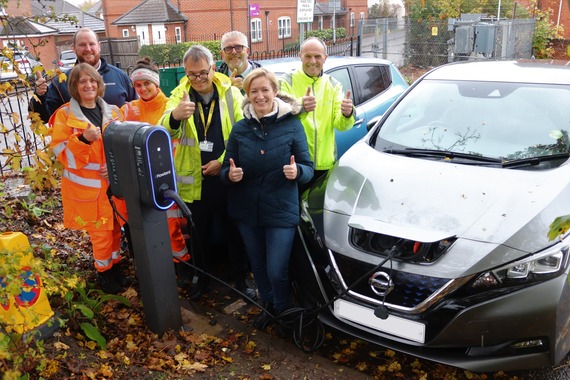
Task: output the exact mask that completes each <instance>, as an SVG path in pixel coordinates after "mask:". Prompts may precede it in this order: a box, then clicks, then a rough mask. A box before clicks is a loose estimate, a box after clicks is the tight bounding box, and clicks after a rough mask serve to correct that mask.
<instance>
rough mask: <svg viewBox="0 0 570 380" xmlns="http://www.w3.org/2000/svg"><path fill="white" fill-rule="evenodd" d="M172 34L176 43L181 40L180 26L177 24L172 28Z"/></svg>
mask: <svg viewBox="0 0 570 380" xmlns="http://www.w3.org/2000/svg"><path fill="white" fill-rule="evenodd" d="M174 36H175V37H176V43H177V44H179V43H181V42H182V28H181V27H179V26H177V27H175V28H174Z"/></svg>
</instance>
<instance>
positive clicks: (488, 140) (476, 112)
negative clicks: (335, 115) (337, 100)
mask: <svg viewBox="0 0 570 380" xmlns="http://www.w3.org/2000/svg"><path fill="white" fill-rule="evenodd" d="M568 104H570V87H569V86H564V85H543V84H540V85H537V84H526V83H497V82H471V81H459V82H458V81H435V80H424V81H422V82H420V83H419V84H418V86H416V87H415V88H414V89H413V90H412V91H411V92H410V94H409V95H408V96H405V97H404V98H403V99H402V101H401V102H400V103H399V104H398V105H397V107H396V108H395V109H394V111H393V112H392V113H391V114H390V115H389V116H388V117H387V119H386V120H385V122H384V123H383V124H382V126H381V128H380V130H379V131H378V133H377V135H376V137H375V138H373V139H372V140H371V142H372V145H374V146H375V147H376V149H379V150H382V151H386V150H398V151H402V150H406V151H407V150H410V149H412V150H422V154H424V155H425V154H426V152H427V151H431V150H434V151H440V152H451V153H461V154H462V155H463V156H465V155H472V156H474V157H477V156H481V157H485V158H489V159H497V160H499V161H502V162H505V161H513V160H523V159H529V158H536V157H548V156H556V155H562V157H564V155H566V157H567V155H568V153H569V152H570V139H569V132H570V107H568Z"/></svg>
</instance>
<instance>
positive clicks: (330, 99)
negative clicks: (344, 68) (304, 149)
mask: <svg viewBox="0 0 570 380" xmlns="http://www.w3.org/2000/svg"><path fill="white" fill-rule="evenodd" d="M279 87H280V91H282V92H285V93H288V94H289V95H291V96H293V97H294V98H296V99H297V101H298V102H299V103H301V104H303V101H302V98H303V96H305V95H306V94H307V88H309V87H310V88H311V94H312V95H313V96H315V97H316V98H317V108H315V110H314V111H312V112H303V113H302V114H301V115H300V120H301V123H303V127H304V128H305V133H306V134H307V143H308V144H309V152H310V153H311V158H312V159H313V161H314V163H315V170H328V169H330V168H331V167H332V166H333V165H334V163H335V162H336V159H337V152H336V140H335V132H334V130H335V129H338V130H339V131H347V130H349V129H350V128H352V126H353V125H354V111H353V112H352V114H351V116H350V117H345V116H344V115H343V114H342V111H341V108H340V106H341V103H342V99H343V98H344V96H345V94H344V92H343V90H342V85H341V84H340V82H339V81H337V80H336V79H334V78H333V77H331V76H330V75H328V74H324V73H323V74H322V75H321V76H320V77H318V78H313V77H310V76H308V75H307V74H305V72H304V71H303V70H302V69H299V70H295V71H294V72H293V73H286V74H284V75H283V76H282V78H281V79H280V80H279Z"/></svg>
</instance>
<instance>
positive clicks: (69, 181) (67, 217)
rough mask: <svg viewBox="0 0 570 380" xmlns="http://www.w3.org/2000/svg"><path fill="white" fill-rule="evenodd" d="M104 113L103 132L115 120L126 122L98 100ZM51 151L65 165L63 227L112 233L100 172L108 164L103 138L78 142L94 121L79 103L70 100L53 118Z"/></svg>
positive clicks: (62, 194)
mask: <svg viewBox="0 0 570 380" xmlns="http://www.w3.org/2000/svg"><path fill="white" fill-rule="evenodd" d="M97 104H98V105H99V106H100V107H101V111H102V114H103V130H104V129H105V127H106V126H107V125H108V124H109V123H110V122H112V121H115V120H120V121H122V120H123V117H122V115H121V112H120V110H119V108H118V107H116V106H113V105H109V104H107V103H105V101H104V100H103V99H102V98H97ZM52 120H53V125H52V127H53V130H52V140H51V148H52V150H53V153H54V155H55V156H56V157H57V159H58V160H59V161H60V162H61V163H62V164H63V167H64V169H63V174H62V178H61V199H62V203H63V224H64V226H65V227H68V228H73V229H79V230H87V231H90V230H96V229H102V230H112V229H113V223H114V219H115V218H114V217H113V209H112V208H111V205H110V203H109V200H108V198H107V194H106V192H107V187H108V185H109V183H108V181H106V180H104V179H103V178H102V177H101V173H100V170H101V169H102V168H104V165H105V164H106V161H105V153H104V150H103V139H102V138H100V139H99V140H97V141H94V142H92V143H91V144H86V143H84V142H82V141H80V140H79V137H80V136H81V134H82V133H83V131H85V130H86V129H87V127H88V126H89V125H92V124H91V122H90V121H89V120H88V119H87V118H86V117H85V116H84V115H83V113H82V112H81V108H80V106H79V103H78V102H77V101H76V100H75V99H71V100H70V101H69V103H66V104H64V105H63V106H61V107H60V108H59V109H58V110H57V112H56V113H55V114H54V116H53V117H52Z"/></svg>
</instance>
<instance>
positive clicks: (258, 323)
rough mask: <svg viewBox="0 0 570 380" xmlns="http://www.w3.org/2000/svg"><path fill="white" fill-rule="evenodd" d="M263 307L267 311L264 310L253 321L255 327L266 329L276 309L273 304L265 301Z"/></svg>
mask: <svg viewBox="0 0 570 380" xmlns="http://www.w3.org/2000/svg"><path fill="white" fill-rule="evenodd" d="M263 308H264V309H265V310H267V311H262V312H261V314H259V315H258V316H257V318H255V321H253V327H255V328H256V329H258V330H264V329H265V327H267V324H268V323H269V322H271V321H272V320H273V317H274V316H275V309H273V305H269V304H266V303H264V304H263Z"/></svg>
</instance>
